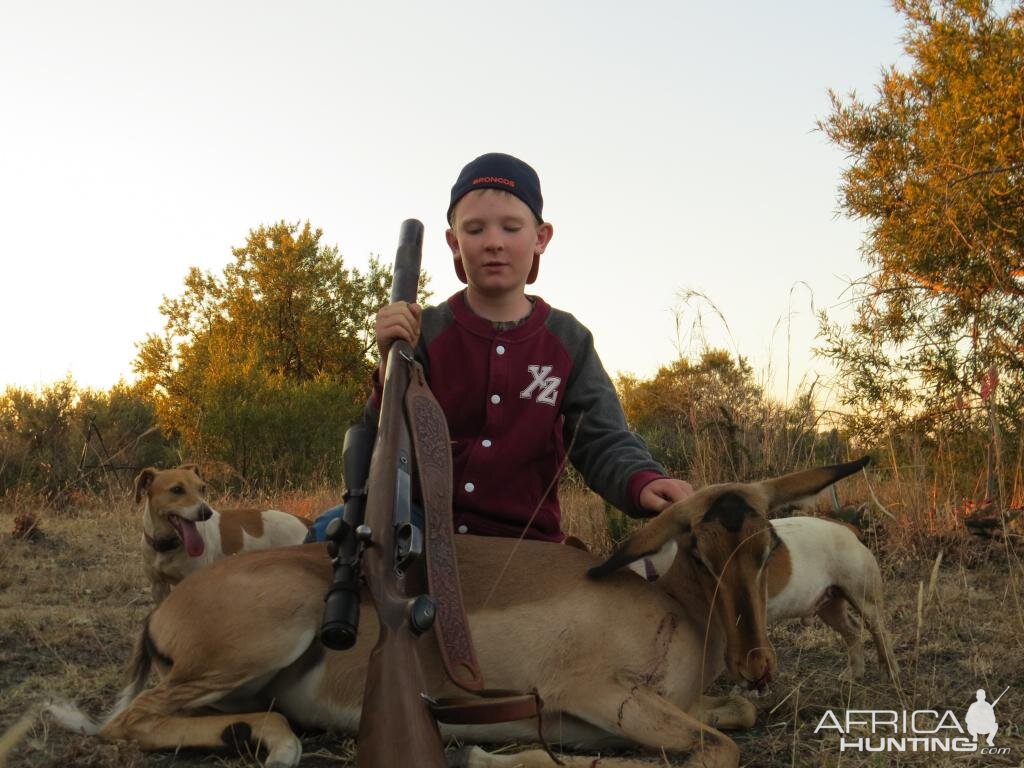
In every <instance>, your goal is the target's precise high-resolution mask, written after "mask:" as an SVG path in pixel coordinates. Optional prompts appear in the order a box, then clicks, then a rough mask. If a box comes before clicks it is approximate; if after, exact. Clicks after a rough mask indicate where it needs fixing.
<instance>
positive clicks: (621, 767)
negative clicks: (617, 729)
mask: <svg viewBox="0 0 1024 768" xmlns="http://www.w3.org/2000/svg"><path fill="white" fill-rule="evenodd" d="M558 759H559V760H561V761H562V764H563V765H564V766H565V767H566V768H651V761H650V760H636V759H633V758H628V757H598V758H594V757H580V756H579V755H559V756H558ZM448 766H449V768H557V766H556V764H555V763H554V762H553V761H552V760H551V758H550V757H549V756H548V753H547V752H545V751H544V750H542V749H531V750H529V751H527V752H516V753H515V754H509V755H496V754H493V753H491V752H485V751H484V750H482V749H480V747H465V748H464V749H461V750H459V752H457V753H455V754H454V755H451V756H450V758H449V762H448Z"/></svg>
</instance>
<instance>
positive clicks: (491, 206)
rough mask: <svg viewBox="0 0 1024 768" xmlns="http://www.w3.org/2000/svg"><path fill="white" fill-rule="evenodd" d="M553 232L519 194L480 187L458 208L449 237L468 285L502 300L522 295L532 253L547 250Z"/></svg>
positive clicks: (461, 202)
mask: <svg viewBox="0 0 1024 768" xmlns="http://www.w3.org/2000/svg"><path fill="white" fill-rule="evenodd" d="M552 231H553V230H552V227H551V225H550V224H547V223H544V224H538V223H537V220H536V219H535V218H534V216H533V212H532V211H531V210H530V209H529V207H527V205H526V203H524V202H523V201H522V200H520V199H519V198H518V197H515V196H514V195H511V194H509V193H507V192H502V191H501V190H496V189H477V190H474V191H472V192H470V193H469V194H467V195H466V196H465V197H463V198H462V199H461V200H460V201H459V202H458V204H457V205H456V206H455V210H454V211H453V213H452V228H451V229H449V230H448V231H447V232H446V233H445V237H446V238H447V240H448V245H449V247H450V248H451V249H452V255H453V256H454V257H455V258H456V259H461V260H462V266H463V269H465V271H466V280H467V282H468V283H469V286H470V287H471V288H473V289H474V290H476V291H478V292H479V293H481V294H482V295H484V296H488V297H491V298H501V297H507V296H508V295H510V294H515V293H520V294H521V293H523V291H524V288H525V287H526V278H527V277H528V276H529V274H530V267H532V266H533V257H534V255H535V254H536V255H540V254H542V253H544V249H545V248H546V247H547V244H548V242H550V240H551V235H552Z"/></svg>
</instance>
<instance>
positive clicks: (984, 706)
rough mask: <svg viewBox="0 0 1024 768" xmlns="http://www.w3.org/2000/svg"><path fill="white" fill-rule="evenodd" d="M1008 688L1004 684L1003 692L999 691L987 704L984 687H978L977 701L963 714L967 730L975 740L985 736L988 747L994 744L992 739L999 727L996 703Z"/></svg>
mask: <svg viewBox="0 0 1024 768" xmlns="http://www.w3.org/2000/svg"><path fill="white" fill-rule="evenodd" d="M1008 690H1010V686H1006V689H1005V690H1004V691H1003V693H1000V694H999V696H997V697H996V700H995V701H993V702H992V703H991V704H989V703H988V702H987V701H985V689H984V688H979V689H978V693H977V701H975V702H974V703H973V704H971V706H970V707H969V708H968V710H967V714H966V715H965V716H964V722H965V723H966V724H967V732H968V733H969V734H971V736H973V737H974V740H975V741H977V740H978V737H979V736H987V737H988V738H987V739H986V742H987V743H988V745H989V746H990V747H993V746H995V745H994V744H993V743H992V739H994V738H995V735H996V731H997V730H998V729H999V723H997V722H996V712H995V709H996V704H998V703H999V699H1001V698H1003V694H1005V693H1006V691H1008Z"/></svg>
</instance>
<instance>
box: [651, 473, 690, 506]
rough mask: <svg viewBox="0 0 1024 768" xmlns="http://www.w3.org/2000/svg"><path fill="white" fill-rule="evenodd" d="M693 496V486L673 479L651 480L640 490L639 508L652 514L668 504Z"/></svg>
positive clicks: (660, 478)
mask: <svg viewBox="0 0 1024 768" xmlns="http://www.w3.org/2000/svg"><path fill="white" fill-rule="evenodd" d="M690 496H693V486H692V485H690V484H689V483H688V482H686V481H685V480H676V479H675V478H674V477H659V478H658V479H657V480H651V482H649V483H648V484H647V485H645V486H644V487H643V488H642V489H641V490H640V506H641V507H643V508H644V509H649V510H651V511H652V512H661V510H663V509H665V508H666V507H667V506H669V505H670V504H674V503H675V502H677V501H682V500H683V499H686V498H688V497H690Z"/></svg>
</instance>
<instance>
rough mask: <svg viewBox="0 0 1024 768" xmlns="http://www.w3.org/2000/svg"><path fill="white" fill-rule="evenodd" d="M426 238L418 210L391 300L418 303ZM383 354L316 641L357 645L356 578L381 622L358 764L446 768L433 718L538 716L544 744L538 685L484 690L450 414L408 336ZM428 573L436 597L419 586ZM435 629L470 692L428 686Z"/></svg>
mask: <svg viewBox="0 0 1024 768" xmlns="http://www.w3.org/2000/svg"><path fill="white" fill-rule="evenodd" d="M422 246H423V225H422V224H421V223H420V222H418V221H415V220H413V219H409V220H407V221H405V222H403V224H402V229H401V232H400V235H399V245H398V253H397V255H396V258H395V271H394V281H393V283H392V288H391V301H392V303H394V302H395V301H407V302H412V301H415V299H416V290H417V287H418V284H419V268H420V257H421V251H422ZM387 361H388V362H387V370H386V374H385V378H384V386H383V394H382V397H381V404H380V419H379V423H378V425H377V432H376V438H374V437H373V432H372V430H371V429H369V428H368V427H367V426H365V425H356V426H354V427H352V428H350V429H349V430H348V432H346V434H345V444H344V448H343V451H342V455H343V460H344V465H345V481H346V485H347V486H348V491H347V492H346V494H345V510H344V513H343V515H342V516H341V518H339V519H337V520H334V521H332V523H331V525H330V526H329V527H328V529H327V534H328V537H329V538H330V541H329V543H328V553H329V554H330V556H331V558H332V561H333V564H334V579H333V581H332V583H331V586H330V588H329V589H328V592H327V595H326V597H325V598H324V600H325V603H326V605H325V607H324V618H323V624H322V626H321V630H320V638H321V641H322V642H323V644H324V645H325V646H327V647H328V648H332V649H336V650H344V649H346V648H351V647H352V645H354V644H355V640H356V634H357V632H358V623H359V597H360V578H361V576H364V577H365V582H366V585H367V587H368V591H369V593H370V597H371V598H372V599H373V603H374V607H375V608H376V610H377V618H378V622H379V624H380V635H379V637H378V640H377V645H376V646H375V647H374V649H373V650H372V651H371V653H370V660H369V665H368V668H367V674H366V686H365V689H364V692H363V709H362V716H361V717H360V719H359V735H358V742H357V743H358V755H357V764H358V766H359V768H391V766H399V765H410V764H412V761H415V764H416V765H417V766H418V767H419V766H422V768H445V766H446V765H447V761H446V759H445V755H444V744H443V742H442V741H441V734H440V731H439V729H438V726H437V721H441V722H445V723H462V724H466V723H495V722H506V721H509V720H521V719H526V718H536V720H537V725H538V737H539V740H540V741H541V742H542V743H543V742H544V736H543V733H542V731H541V717H540V714H541V707H542V702H541V700H540V696H539V695H538V694H537V692H536V691H532V692H529V693H520V692H517V691H504V690H485V689H484V681H483V676H482V674H481V672H480V668H479V665H478V664H477V661H476V655H475V652H474V650H473V643H472V638H471V637H470V634H469V624H468V620H467V618H466V613H465V608H464V606H463V602H462V590H461V587H460V583H459V574H458V567H457V563H456V555H455V546H454V540H453V532H452V515H451V494H452V488H451V486H452V468H451V447H450V443H449V435H448V426H447V423H446V420H445V416H444V412H443V411H442V410H441V407H440V405H438V403H437V401H436V400H435V399H434V398H433V396H432V395H431V394H430V390H429V387H427V385H426V380H425V376H424V373H423V369H422V367H421V366H420V365H419V363H417V362H416V361H415V359H414V357H413V350H412V347H411V346H410V345H409V343H408V342H405V341H396V342H394V343H393V344H392V345H391V348H390V349H389V350H388V358H387ZM371 443H372V444H373V446H372V451H371ZM414 468H415V470H416V471H415V472H414V471H413V470H414ZM414 477H415V480H416V482H414ZM414 489H415V490H416V491H418V495H419V501H421V503H422V505H423V512H424V521H425V522H424V528H423V529H422V530H421V529H420V528H419V527H418V526H417V525H416V524H415V522H414V521H413V517H412V496H413V491H414ZM424 551H426V555H427V556H426V557H422V555H423V554H424ZM424 561H426V562H424ZM428 580H429V585H430V591H431V593H432V594H433V595H434V597H431V595H429V594H426V593H425V591H424V590H425V587H426V584H427V581H428ZM435 598H436V602H435ZM435 619H437V623H436V625H435ZM431 628H433V630H434V633H435V635H436V639H437V642H438V649H439V650H440V653H441V660H442V663H443V666H444V668H445V672H446V674H447V676H448V678H449V679H450V680H451V681H452V682H453V683H455V684H456V685H458V686H459V687H461V688H463V689H464V690H466V691H468V692H470V693H472V694H474V696H473V697H471V698H461V697H459V698H446V699H433V698H431V697H430V696H428V695H427V691H426V686H425V682H424V676H423V670H422V668H421V666H420V662H419V657H418V655H417V652H416V638H417V637H419V636H420V635H421V634H423V633H424V632H427V631H428V630H430V629H431ZM545 747H546V744H545ZM549 753H550V752H549ZM552 759H554V760H555V762H556V763H558V764H561V763H560V762H559V761H558V760H557V759H556V758H554V756H552Z"/></svg>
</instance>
